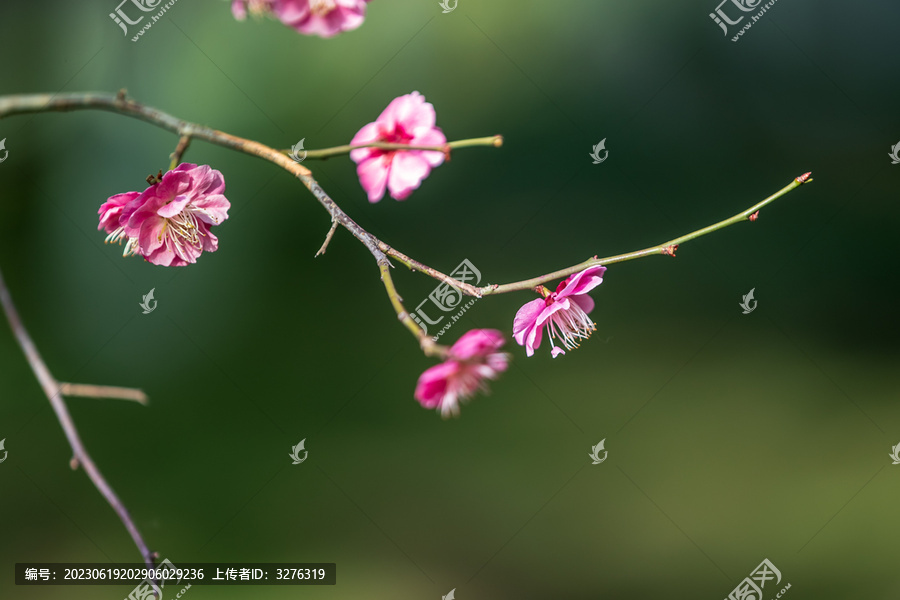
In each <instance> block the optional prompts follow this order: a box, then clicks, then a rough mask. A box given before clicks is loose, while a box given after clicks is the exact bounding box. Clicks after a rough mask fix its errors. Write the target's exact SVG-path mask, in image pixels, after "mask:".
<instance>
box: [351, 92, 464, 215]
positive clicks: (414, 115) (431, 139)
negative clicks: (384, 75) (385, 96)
mask: <svg viewBox="0 0 900 600" xmlns="http://www.w3.org/2000/svg"><path fill="white" fill-rule="evenodd" d="M435 118H436V117H435V113H434V106H432V105H431V103H429V102H425V97H424V96H422V95H421V94H420V93H419V92H413V93H411V94H406V95H405V96H400V97H399V98H394V100H392V101H391V103H390V104H388V106H387V108H385V109H384V111H383V112H382V113H381V114H380V115H379V116H378V119H377V120H376V121H375V122H373V123H369V124H368V125H366V126H364V127H363V128H362V129H360V130H359V132H358V133H357V134H356V135H355V136H353V140H352V141H351V142H350V144H351V145H357V144H368V143H372V142H387V143H391V144H407V145H410V146H443V145H444V144H446V143H447V138H446V137H444V134H443V132H441V130H440V128H438V127H435ZM350 158H351V159H352V160H353V162H355V163H356V165H357V166H356V173H357V175H359V183H360V184H361V185H362V187H363V189H364V190H365V191H366V193H367V194H368V196H369V202H373V203H374V202H378V201H379V200H381V199H382V198H383V197H384V190H385V188H388V189H389V190H390V192H391V197H392V198H394V199H395V200H405V199H406V198H408V197H409V195H410V194H411V193H412V192H413V190H415V189H417V188H418V187H419V186H420V185H421V184H422V180H423V179H425V178H426V177H428V175H429V173H431V169H432V168H433V167H437V166H438V165H440V164H441V163H443V162H444V153H443V152H435V151H430V150H383V149H381V148H357V149H356V150H352V151H351V152H350Z"/></svg>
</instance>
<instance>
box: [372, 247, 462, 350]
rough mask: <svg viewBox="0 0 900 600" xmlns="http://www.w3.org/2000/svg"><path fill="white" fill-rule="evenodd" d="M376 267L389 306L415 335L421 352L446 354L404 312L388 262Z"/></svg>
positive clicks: (401, 299)
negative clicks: (389, 303)
mask: <svg viewBox="0 0 900 600" xmlns="http://www.w3.org/2000/svg"><path fill="white" fill-rule="evenodd" d="M378 268H379V269H380V270H381V281H382V282H383V283H384V289H385V290H386V291H387V295H388V298H390V300H391V306H393V307H394V312H396V313H397V319H399V320H400V322H401V323H403V325H404V327H406V328H407V329H409V331H410V333H412V334H413V335H414V336H416V339H417V340H419V347H421V348H422V352H424V353H425V356H437V357H440V358H444V357H445V356H446V355H447V347H446V346H441V345H440V344H438V343H437V342H435V341H434V340H432V339H431V337H430V336H429V335H428V334H427V333H425V330H424V329H422V328H421V327H419V325H418V324H417V323H416V322H415V321H413V320H412V317H410V316H409V313H408V312H406V308H404V307H403V298H401V297H400V294H398V293H397V288H396V287H395V286H394V280H393V278H392V277H391V268H390V264H387V263H384V264H382V263H379V265H378Z"/></svg>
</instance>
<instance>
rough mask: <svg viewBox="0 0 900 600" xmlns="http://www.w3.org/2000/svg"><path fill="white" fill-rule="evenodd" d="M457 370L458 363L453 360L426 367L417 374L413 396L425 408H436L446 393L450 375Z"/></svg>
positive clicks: (454, 373)
mask: <svg viewBox="0 0 900 600" xmlns="http://www.w3.org/2000/svg"><path fill="white" fill-rule="evenodd" d="M458 371H459V364H458V363H456V362H454V361H447V362H443V363H441V364H439V365H435V366H433V367H431V368H429V369H427V370H426V371H425V372H424V373H422V374H421V375H420V376H419V381H418V383H417V384H416V391H415V398H416V400H418V401H419V403H420V404H421V405H422V406H424V407H425V408H436V407H438V406H440V405H441V402H442V401H443V399H444V395H445V394H446V393H447V385H448V380H449V378H450V377H452V376H454V375H456V373H457V372H458Z"/></svg>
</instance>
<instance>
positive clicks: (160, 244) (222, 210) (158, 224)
mask: <svg viewBox="0 0 900 600" xmlns="http://www.w3.org/2000/svg"><path fill="white" fill-rule="evenodd" d="M224 191H225V181H224V180H223V178H222V174H221V173H220V172H219V171H216V170H215V169H211V168H210V167H208V166H206V165H202V166H197V165H194V164H190V163H182V164H180V165H178V166H177V167H176V168H175V169H173V170H171V171H169V172H168V173H165V174H164V175H163V176H162V179H161V180H160V181H158V182H156V183H154V184H153V185H151V186H150V187H148V188H147V189H146V190H144V191H143V192H140V193H138V192H128V193H125V194H117V195H116V196H112V197H111V198H110V199H109V200H107V201H106V202H105V203H104V204H103V205H102V206H101V207H100V211H99V212H100V226H99V229H105V230H106V232H107V233H108V234H109V236H107V241H114V242H121V241H122V240H127V242H126V245H125V255H126V256H128V255H130V254H137V255H141V256H143V257H144V258H145V259H146V260H148V261H149V262H151V263H153V264H155V265H162V266H166V267H181V266H184V265H188V264H192V263H195V262H197V258H198V257H199V256H200V254H202V253H203V251H204V250H205V251H207V252H215V251H216V250H217V249H218V238H216V236H215V235H213V233H212V231H210V228H211V227H213V226H215V225H219V224H220V223H221V222H222V221H224V220H225V219H227V218H228V209H229V208H231V204H230V203H229V202H228V200H227V199H226V198H225V196H223V195H222V193H223V192H224Z"/></svg>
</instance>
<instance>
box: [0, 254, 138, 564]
mask: <svg viewBox="0 0 900 600" xmlns="http://www.w3.org/2000/svg"><path fill="white" fill-rule="evenodd" d="M0 304H2V305H3V311H4V312H5V313H6V318H7V320H8V321H9V326H10V328H11V329H12V331H13V334H14V335H15V336H16V341H18V342H19V346H20V347H21V348H22V352H23V353H24V354H25V358H26V359H27V360H28V364H29V366H31V370H32V372H34V376H35V378H37V380H38V383H40V385H41V388H43V390H44V394H45V395H46V396H47V400H49V401H50V406H52V407H53V412H55V413H56V418H57V420H58V421H59V424H60V425H61V426H62V429H63V432H64V433H65V434H66V439H67V440H69V446H71V448H72V453H73V456H72V461H71V462H70V464H71V465H72V466H73V468H75V467H77V466H78V465H81V466H82V467H84V472H85V473H87V476H88V477H89V478H90V480H91V482H92V483H93V484H94V487H96V488H97V490H98V491H99V492H100V493H101V494H102V495H103V497H104V498H106V501H107V502H109V505H110V506H112V508H113V510H114V511H116V514H117V515H119V519H120V520H121V521H122V524H123V525H125V529H127V530H128V533H129V534H130V535H131V539H132V540H134V544H135V546H137V549H138V551H139V552H140V553H141V556H142V557H143V559H144V563H145V564H146V565H147V567H148V568H152V567H153V556H152V555H151V553H150V551H149V550H148V549H147V544H146V543H145V542H144V538H143V537H141V532H140V531H138V528H137V525H135V524H134V521H132V519H131V515H129V514H128V509H126V508H125V505H124V504H122V501H121V500H119V497H118V496H117V495H116V493H115V491H113V489H112V487H110V485H109V484H108V483H107V482H106V479H105V478H104V477H103V474H102V473H101V472H100V469H98V468H97V465H96V464H95V463H94V460H93V459H92V458H91V455H90V454H88V451H87V449H86V448H85V447H84V444H83V443H82V442H81V437H80V436H79V435H78V429H76V427H75V422H74V421H72V416H71V415H70V414H69V409H68V408H67V407H66V403H65V400H63V397H62V395H63V386H70V388H69V389H70V390H71V386H72V384H60V383H59V382H58V381H57V380H56V379H55V378H54V377H53V375H52V374H51V373H50V369H48V368H47V364H46V363H45V362H44V359H43V358H41V355H40V353H39V352H38V350H37V347H36V346H35V345H34V342H33V341H32V339H31V336H30V335H28V331H27V330H26V329H25V326H24V325H23V324H22V319H21V318H20V317H19V313H18V311H17V310H16V307H15V305H14V304H13V301H12V296H10V294H9V290H8V289H7V287H6V282H5V281H4V280H3V273H2V272H0ZM74 387H75V388H76V391H88V390H90V391H91V392H92V393H91V394H90V395H94V396H96V395H98V394H99V395H100V396H103V395H104V394H106V396H105V397H118V398H124V397H131V398H135V399H136V398H138V397H141V398H144V400H146V396H145V395H144V393H143V392H141V391H140V390H134V389H128V388H110V387H105V386H87V385H78V386H74Z"/></svg>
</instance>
